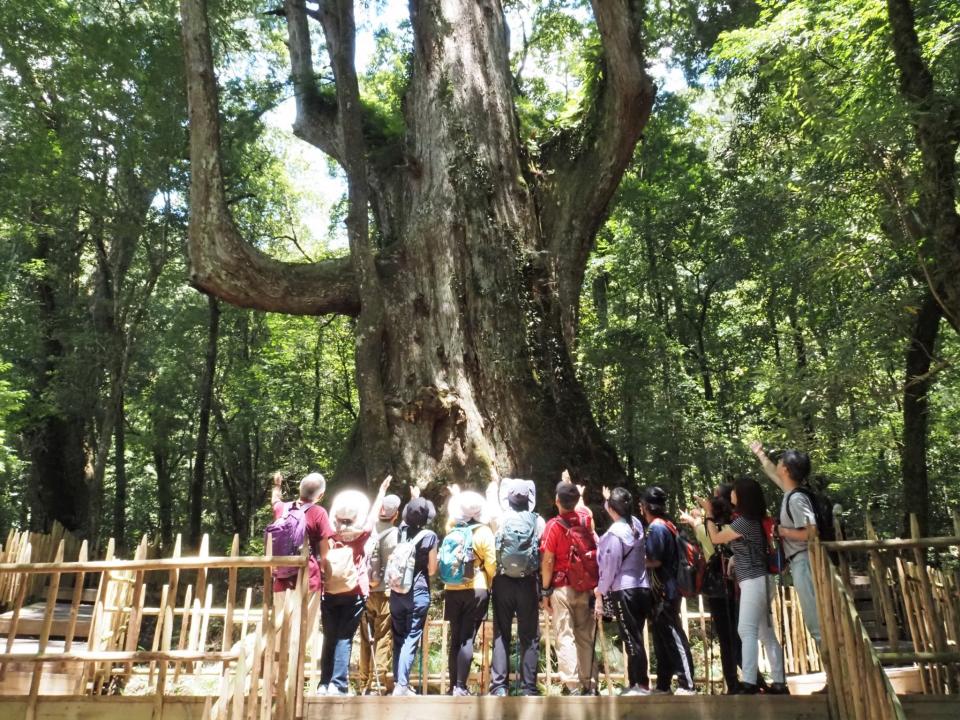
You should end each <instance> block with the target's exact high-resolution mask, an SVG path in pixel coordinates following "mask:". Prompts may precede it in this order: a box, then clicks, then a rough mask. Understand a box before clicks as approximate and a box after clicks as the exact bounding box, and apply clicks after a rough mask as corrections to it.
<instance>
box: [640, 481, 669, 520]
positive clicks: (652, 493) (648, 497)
mask: <svg viewBox="0 0 960 720" xmlns="http://www.w3.org/2000/svg"><path fill="white" fill-rule="evenodd" d="M643 505H644V507H646V508H647V512H649V513H650V514H651V515H653V516H654V517H665V516H666V514H667V494H666V493H665V492H664V491H663V489H662V488H659V487H657V486H656V485H654V486H652V487H648V488H647V489H646V491H645V492H644V493H643Z"/></svg>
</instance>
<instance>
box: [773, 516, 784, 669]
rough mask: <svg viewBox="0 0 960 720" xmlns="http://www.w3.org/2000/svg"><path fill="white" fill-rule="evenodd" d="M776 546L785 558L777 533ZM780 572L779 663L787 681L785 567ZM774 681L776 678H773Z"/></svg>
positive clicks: (778, 583)
mask: <svg viewBox="0 0 960 720" xmlns="http://www.w3.org/2000/svg"><path fill="white" fill-rule="evenodd" d="M776 538H777V548H778V554H779V555H780V556H781V557H783V558H786V557H787V554H786V552H785V551H784V549H783V544H782V543H781V541H780V534H779V533H777V535H776ZM779 570H780V572H778V573H777V605H778V606H779V609H780V612H779V615H780V663H781V665H782V666H783V682H784V684H786V682H787V630H786V623H785V622H784V617H783V612H784V603H783V596H784V589H783V573H784V570H785V568H784V567H783V566H782V565H781V567H780V568H779ZM774 682H776V680H774Z"/></svg>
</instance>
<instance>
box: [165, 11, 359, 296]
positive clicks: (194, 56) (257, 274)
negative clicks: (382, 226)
mask: <svg viewBox="0 0 960 720" xmlns="http://www.w3.org/2000/svg"><path fill="white" fill-rule="evenodd" d="M180 15H181V19H182V22H183V47H184V55H185V60H186V81H187V102H188V106H189V117H190V173H191V177H190V242H189V248H190V264H191V278H190V279H191V282H192V283H193V284H194V285H195V286H196V287H197V288H199V289H200V290H203V291H204V292H207V293H210V294H212V295H215V296H217V297H219V298H221V299H222V300H226V301H227V302H229V303H232V304H234V305H239V306H241V307H248V308H254V309H258V310H269V311H274V312H285V313H291V314H296V315H321V314H324V313H343V314H349V315H353V314H356V313H357V312H359V309H360V300H359V295H358V293H357V286H356V282H355V280H354V275H353V272H352V269H351V264H350V260H349V259H347V258H338V259H333V260H327V261H324V262H321V263H314V264H303V263H290V262H281V261H279V260H275V259H273V258H271V257H269V256H267V255H266V254H265V253H263V252H261V251H260V250H258V249H256V248H255V247H253V246H252V245H250V244H249V243H247V242H246V241H244V239H243V238H242V237H241V236H240V233H239V231H238V230H237V227H236V225H235V224H234V222H233V218H232V217H231V215H230V211H229V209H228V207H227V204H226V197H225V192H224V184H223V168H222V165H221V161H220V121H219V116H218V111H219V108H218V106H219V103H218V99H217V86H216V78H215V76H214V69H213V54H212V52H211V49H210V30H209V26H208V22H207V13H206V2H205V0H181V3H180Z"/></svg>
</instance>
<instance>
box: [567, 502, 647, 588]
mask: <svg viewBox="0 0 960 720" xmlns="http://www.w3.org/2000/svg"><path fill="white" fill-rule="evenodd" d="M557 520H559V521H560V524H561V525H562V526H563V527H564V528H566V531H567V540H569V541H570V552H569V554H568V556H567V557H568V560H569V563H570V564H569V565H568V567H567V581H568V582H569V583H570V587H572V588H573V589H574V590H576V591H577V592H588V591H593V589H594V588H595V587H597V585H598V584H599V583H600V566H599V565H598V564H597V540H596V538H595V537H594V535H593V531H592V530H591V529H590V528H588V527H587V526H586V525H583V524H582V523H577V524H576V525H571V524H569V523H568V522H567V521H566V520H564V519H563V518H557ZM630 550H633V548H632V547H631V548H630ZM628 554H629V552H628Z"/></svg>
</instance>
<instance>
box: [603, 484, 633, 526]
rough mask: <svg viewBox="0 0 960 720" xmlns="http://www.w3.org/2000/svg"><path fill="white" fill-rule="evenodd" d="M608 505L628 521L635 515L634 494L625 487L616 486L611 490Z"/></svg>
mask: <svg viewBox="0 0 960 720" xmlns="http://www.w3.org/2000/svg"><path fill="white" fill-rule="evenodd" d="M607 506H608V507H609V508H610V509H611V510H613V511H614V512H615V513H616V514H617V515H619V516H620V517H621V518H623V519H624V520H626V521H627V522H630V519H631V518H632V517H633V495H631V494H630V491H629V490H627V489H626V488H625V487H615V488H614V489H613V490H611V491H610V497H609V498H607Z"/></svg>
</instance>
